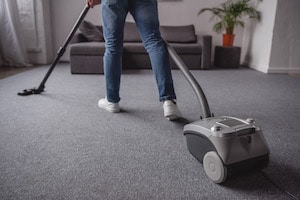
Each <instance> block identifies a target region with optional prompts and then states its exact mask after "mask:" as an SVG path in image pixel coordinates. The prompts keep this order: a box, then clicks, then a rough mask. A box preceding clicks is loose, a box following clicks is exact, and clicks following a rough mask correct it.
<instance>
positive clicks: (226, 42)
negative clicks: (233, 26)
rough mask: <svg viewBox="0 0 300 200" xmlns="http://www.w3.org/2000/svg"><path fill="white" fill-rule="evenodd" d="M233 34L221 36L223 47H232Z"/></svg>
mask: <svg viewBox="0 0 300 200" xmlns="http://www.w3.org/2000/svg"><path fill="white" fill-rule="evenodd" d="M234 36H235V35H234V34H223V46H224V47H226V46H227V47H232V46H233V42H234Z"/></svg>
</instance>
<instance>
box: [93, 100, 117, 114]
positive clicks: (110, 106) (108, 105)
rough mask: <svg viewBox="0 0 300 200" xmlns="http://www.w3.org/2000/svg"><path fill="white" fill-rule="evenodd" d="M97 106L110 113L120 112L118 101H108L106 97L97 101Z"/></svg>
mask: <svg viewBox="0 0 300 200" xmlns="http://www.w3.org/2000/svg"><path fill="white" fill-rule="evenodd" d="M98 106H99V108H103V109H105V110H107V111H108V112H112V113H117V112H120V107H119V103H112V102H109V101H108V100H107V98H106V97H105V98H104V99H100V100H99V101H98Z"/></svg>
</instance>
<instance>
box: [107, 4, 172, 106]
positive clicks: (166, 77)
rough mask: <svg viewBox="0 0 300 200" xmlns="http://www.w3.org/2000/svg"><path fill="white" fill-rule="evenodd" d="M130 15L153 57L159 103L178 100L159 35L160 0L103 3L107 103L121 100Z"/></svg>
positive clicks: (166, 54)
mask: <svg viewBox="0 0 300 200" xmlns="http://www.w3.org/2000/svg"><path fill="white" fill-rule="evenodd" d="M128 12H130V13H131V15H132V16H133V18H134V20H135V22H136V25H137V27H138V29H139V32H140V35H141V38H142V41H143V44H144V46H145V48H146V50H147V52H148V54H149V57H150V61H151V65H152V69H153V71H154V74H155V78H156V83H157V87H158V91H159V100H160V101H164V100H170V99H176V96H175V92H174V86H173V80H172V74H171V68H170V61H169V55H168V52H167V49H166V47H165V44H164V41H163V40H162V38H161V36H160V32H159V20H158V9H157V0H102V20H103V21H102V25H103V33H104V39H105V48H106V49H105V54H104V74H105V80H106V97H107V100H108V101H110V102H114V103H117V102H119V101H120V96H119V90H120V81H121V73H122V54H123V35H124V25H125V19H126V16H127V14H128Z"/></svg>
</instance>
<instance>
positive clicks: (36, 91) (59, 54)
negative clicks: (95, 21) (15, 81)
mask: <svg viewBox="0 0 300 200" xmlns="http://www.w3.org/2000/svg"><path fill="white" fill-rule="evenodd" d="M89 9H90V7H89V6H88V5H86V6H85V7H84V9H83V11H82V12H81V14H80V16H79V18H78V19H77V21H76V23H75V25H74V26H73V28H72V30H71V32H70V33H69V35H68V37H67V39H66V40H65V42H64V44H63V46H61V47H60V48H59V50H58V52H57V55H56V58H55V59H54V61H53V62H52V64H51V66H50V68H49V69H48V72H47V74H46V75H45V76H44V78H43V80H42V82H41V83H40V85H39V87H38V88H37V89H36V88H32V89H28V90H23V92H19V93H18V95H20V96H27V95H31V94H40V93H41V92H43V91H44V88H45V83H46V81H47V80H48V78H49V76H50V75H51V73H52V71H53V69H54V68H55V66H56V64H57V63H58V61H59V60H60V58H61V57H62V56H63V54H64V53H65V51H66V48H67V46H68V45H69V43H70V41H71V40H72V38H73V36H74V34H75V33H76V31H77V29H78V28H79V26H80V24H81V22H82V21H83V19H84V18H85V16H86V14H87V13H88V11H89Z"/></svg>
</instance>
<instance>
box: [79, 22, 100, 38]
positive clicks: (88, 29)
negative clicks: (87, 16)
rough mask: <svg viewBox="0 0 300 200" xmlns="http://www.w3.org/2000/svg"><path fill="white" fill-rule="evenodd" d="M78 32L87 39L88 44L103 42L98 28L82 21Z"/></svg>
mask: <svg viewBox="0 0 300 200" xmlns="http://www.w3.org/2000/svg"><path fill="white" fill-rule="evenodd" d="M79 30H80V32H81V34H82V35H83V36H84V37H85V38H86V39H87V41H89V42H103V41H104V39H103V34H102V32H101V31H100V29H99V28H98V27H96V26H95V25H94V24H92V23H91V22H88V21H85V20H84V21H83V22H82V23H81V24H80V26H79Z"/></svg>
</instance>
